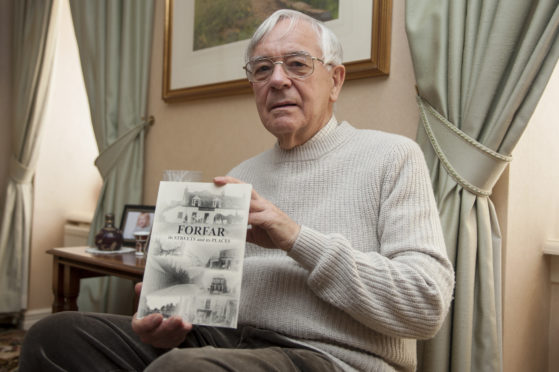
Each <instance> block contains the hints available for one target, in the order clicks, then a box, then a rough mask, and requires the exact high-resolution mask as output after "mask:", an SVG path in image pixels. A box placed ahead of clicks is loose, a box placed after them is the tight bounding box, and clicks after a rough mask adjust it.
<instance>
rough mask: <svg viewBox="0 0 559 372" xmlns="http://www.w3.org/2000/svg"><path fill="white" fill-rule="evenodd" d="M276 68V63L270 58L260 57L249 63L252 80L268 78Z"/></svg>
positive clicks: (248, 69) (248, 67)
mask: <svg viewBox="0 0 559 372" xmlns="http://www.w3.org/2000/svg"><path fill="white" fill-rule="evenodd" d="M273 70H274V63H273V62H272V61H271V60H269V59H258V60H256V61H252V62H249V63H248V64H247V71H248V72H249V79H250V80H252V81H264V80H266V79H267V78H268V77H269V76H270V75H271V74H272V71H273Z"/></svg>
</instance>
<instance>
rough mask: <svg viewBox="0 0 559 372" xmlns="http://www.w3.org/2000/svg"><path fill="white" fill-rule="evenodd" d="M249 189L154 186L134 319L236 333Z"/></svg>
mask: <svg viewBox="0 0 559 372" xmlns="http://www.w3.org/2000/svg"><path fill="white" fill-rule="evenodd" d="M251 191H252V186H251V185H249V184H227V185H224V186H219V187H218V186H215V185H214V184H213V183H203V182H169V181H162V182H161V183H160V184H159V191H158V194H157V202H156V205H155V215H154V221H153V226H152V230H151V235H150V240H149V245H148V251H147V259H146V267H145V272H144V281H143V285H142V291H141V294H140V299H139V304H138V313H137V317H138V318H142V317H144V316H147V315H149V314H152V313H160V314H162V315H163V316H164V317H165V318H167V317H171V316H174V315H178V316H180V317H181V318H182V319H183V320H185V321H187V322H190V323H192V324H201V325H209V326H216V327H228V328H236V326H237V318H238V309H239V297H240V291H241V278H242V269H243V259H244V251H245V241H246V233H247V225H248V211H249V204H250V197H251Z"/></svg>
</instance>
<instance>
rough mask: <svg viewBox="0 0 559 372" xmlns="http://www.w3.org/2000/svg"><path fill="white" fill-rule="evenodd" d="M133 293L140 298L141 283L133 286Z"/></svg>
mask: <svg viewBox="0 0 559 372" xmlns="http://www.w3.org/2000/svg"><path fill="white" fill-rule="evenodd" d="M134 292H135V293H136V296H140V293H142V282H138V283H136V284H135V285H134Z"/></svg>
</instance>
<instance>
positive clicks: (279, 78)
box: [270, 61, 291, 88]
mask: <svg viewBox="0 0 559 372" xmlns="http://www.w3.org/2000/svg"><path fill="white" fill-rule="evenodd" d="M270 84H271V85H272V86H273V87H274V88H280V87H284V86H289V85H291V79H290V78H289V76H287V73H286V72H285V69H284V67H283V62H281V61H278V62H274V69H273V71H272V76H270Z"/></svg>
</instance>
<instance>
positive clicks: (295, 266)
mask: <svg viewBox="0 0 559 372" xmlns="http://www.w3.org/2000/svg"><path fill="white" fill-rule="evenodd" d="M230 175H232V176H234V177H236V178H238V179H240V180H242V181H244V182H247V183H251V184H252V185H253V187H254V189H255V190H256V191H257V192H258V193H259V194H260V195H262V196H263V197H264V198H267V199H268V200H270V201H271V202H272V203H274V204H275V205H276V206H278V207H279V208H280V209H281V210H283V211H284V212H285V213H287V214H288V215H289V216H290V217H291V218H292V219H293V220H294V221H296V222H297V223H298V224H300V225H301V232H300V234H299V237H298V238H297V241H296V242H295V244H294V246H293V248H292V249H291V251H290V252H289V254H286V253H285V252H283V251H281V250H277V249H264V248H261V247H258V246H256V245H253V244H248V245H247V251H246V258H245V264H244V268H243V270H244V271H243V283H242V290H241V304H240V309H239V324H240V325H251V326H255V327H259V328H265V329H270V330H273V331H276V332H278V333H280V334H283V335H285V336H287V337H288V338H290V339H292V340H296V341H299V342H304V343H305V344H307V345H312V346H313V347H315V348H317V349H319V350H322V351H323V352H325V353H327V354H329V355H331V356H333V357H335V358H336V359H339V360H341V361H343V363H344V365H345V366H346V369H351V367H353V368H355V369H357V370H359V371H391V370H402V371H412V370H414V369H415V366H416V355H415V354H416V346H415V345H416V341H415V339H425V338H430V337H432V336H433V335H434V334H435V333H436V331H437V330H438V329H439V327H440V325H441V324H442V322H443V320H444V318H445V315H446V313H447V310H448V307H449V303H450V300H451V296H452V289H453V285H454V276H453V270H452V266H451V264H450V262H449V261H448V258H447V255H446V251H445V245H444V241H443V236H442V231H441V226H440V221H439V216H438V212H437V208H436V205H435V200H434V197H433V194H432V189H431V183H430V180H429V176H428V173H427V168H426V166H425V160H424V158H423V154H422V152H421V150H420V149H419V147H418V146H417V145H416V143H415V142H413V141H411V140H410V139H407V138H405V137H402V136H398V135H393V134H388V133H383V132H379V131H373V130H357V129H355V128H354V127H352V126H351V125H350V124H348V123H347V122H342V123H341V124H338V123H337V122H336V120H335V118H332V120H330V122H329V123H328V124H327V125H326V126H325V127H324V128H322V130H321V131H320V132H319V133H317V134H316V135H315V136H314V137H313V138H312V139H311V140H309V141H308V142H306V143H305V144H303V145H301V146H298V147H296V148H294V149H292V150H287V151H286V150H282V149H281V148H280V147H279V146H277V145H276V146H275V147H274V148H273V149H271V150H269V151H266V152H264V153H262V154H260V155H258V156H256V157H254V158H251V159H249V160H247V161H245V162H243V163H241V164H240V165H239V166H237V167H236V168H234V169H233V170H232V171H231V172H230ZM349 366H351V367H349Z"/></svg>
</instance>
